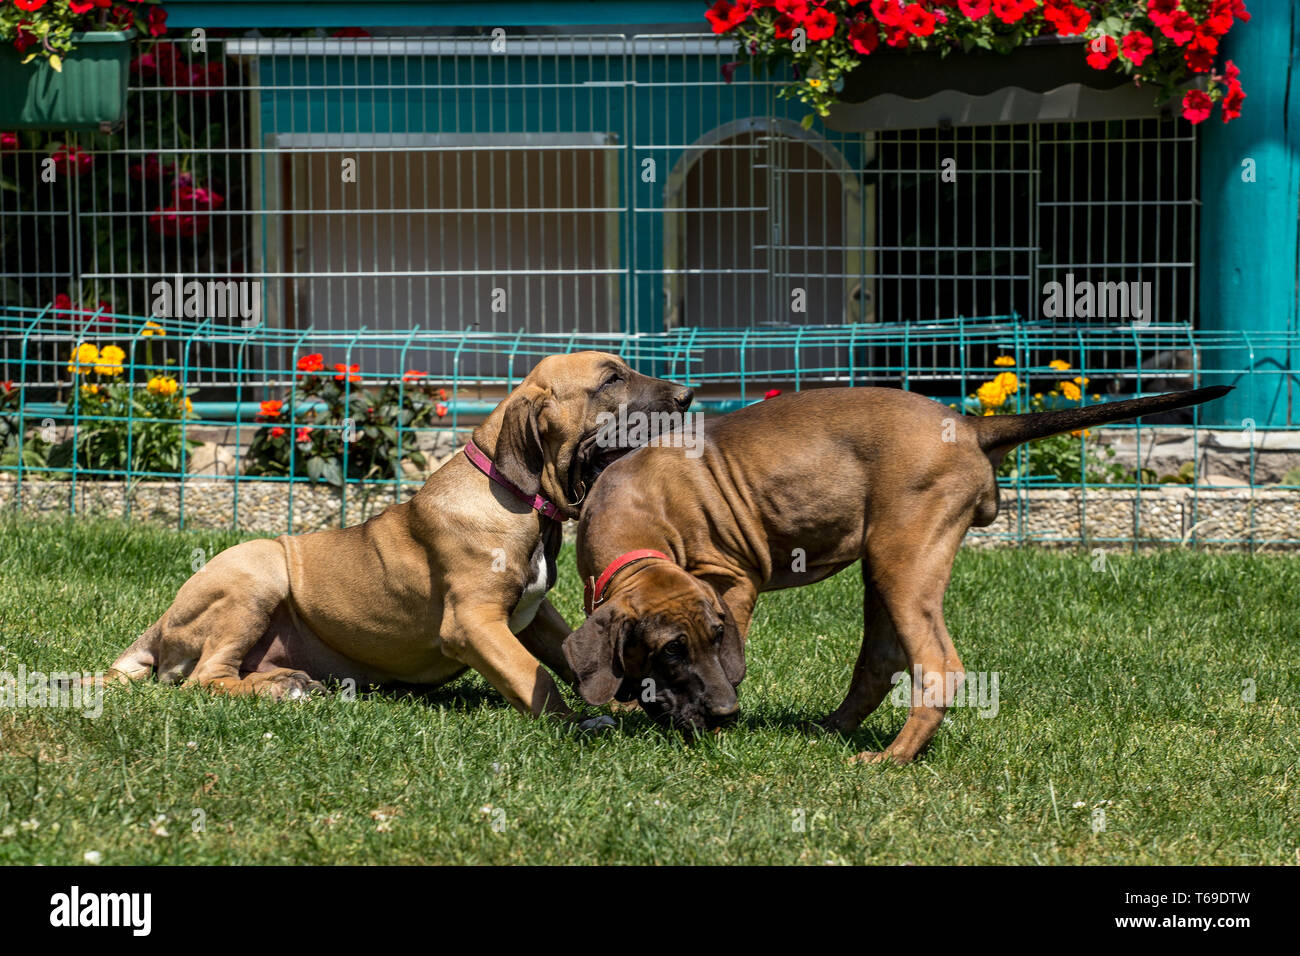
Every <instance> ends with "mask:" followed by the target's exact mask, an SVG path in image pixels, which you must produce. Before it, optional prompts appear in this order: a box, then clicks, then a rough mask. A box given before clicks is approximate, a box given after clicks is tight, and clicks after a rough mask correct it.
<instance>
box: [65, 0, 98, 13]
mask: <svg viewBox="0 0 1300 956" xmlns="http://www.w3.org/2000/svg"><path fill="white" fill-rule="evenodd" d="M68 9H69V10H71V11H72V12H73V13H75V14H77V15H78V16H80V15H81V14H83V13H89V12H90V11H91V10H93V9H95V0H68Z"/></svg>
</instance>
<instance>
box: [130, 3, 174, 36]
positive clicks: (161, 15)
mask: <svg viewBox="0 0 1300 956" xmlns="http://www.w3.org/2000/svg"><path fill="white" fill-rule="evenodd" d="M137 22H138V20H137ZM145 22H146V24H147V25H148V28H149V35H150V36H151V37H160V36H162V35H163V34H164V33H166V32H167V11H166V10H164V9H163V8H162V7H157V6H154V7H150V8H149V18H148V19H147V20H146V21H145Z"/></svg>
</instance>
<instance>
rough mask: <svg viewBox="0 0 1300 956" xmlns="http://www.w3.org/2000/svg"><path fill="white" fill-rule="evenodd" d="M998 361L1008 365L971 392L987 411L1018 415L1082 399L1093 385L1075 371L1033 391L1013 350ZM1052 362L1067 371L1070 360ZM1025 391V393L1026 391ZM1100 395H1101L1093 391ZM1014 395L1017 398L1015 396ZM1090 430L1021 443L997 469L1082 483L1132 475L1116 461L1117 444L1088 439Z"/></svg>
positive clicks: (1007, 473)
mask: <svg viewBox="0 0 1300 956" xmlns="http://www.w3.org/2000/svg"><path fill="white" fill-rule="evenodd" d="M993 364H994V365H997V366H1000V367H1002V368H1005V369H1007V371H1004V372H1000V373H998V374H997V375H995V376H994V377H993V378H992V379H991V380H990V381H988V382H985V383H984V384H983V385H981V386H980V387H979V388H977V389H976V390H975V393H974V394H973V395H971V396H969V399H970V400H971V401H973V402H977V403H978V405H979V407H980V410H981V412H982V413H983V414H985V415H1016V414H1021V413H1024V412H1045V411H1050V410H1053V409H1058V408H1063V407H1066V408H1068V407H1070V406H1072V405H1078V404H1082V402H1083V389H1084V388H1086V387H1087V386H1088V379H1086V378H1083V377H1082V376H1076V377H1075V378H1074V379H1073V380H1068V379H1067V380H1063V381H1059V382H1058V383H1057V386H1056V388H1054V389H1052V390H1051V391H1050V392H1048V393H1047V394H1046V395H1044V394H1043V393H1041V392H1037V393H1033V394H1029V385H1028V383H1027V382H1023V381H1021V379H1020V377H1019V376H1017V375H1016V373H1015V372H1012V371H1011V370H1010V369H1011V368H1012V367H1013V366H1014V365H1015V364H1016V363H1015V359H1013V358H1011V357H1010V356H1009V355H1000V356H998V357H997V358H996V359H994V363H993ZM1048 367H1049V368H1051V369H1052V370H1053V371H1056V372H1061V373H1065V374H1068V373H1069V369H1070V365H1069V363H1068V362H1066V361H1065V360H1064V359H1053V360H1052V361H1051V362H1050V363H1049V364H1048ZM1021 393H1024V394H1021ZM1094 397H1095V398H1098V399H1099V398H1100V396H1094ZM1012 399H1017V400H1016V401H1013V400H1012ZM1088 436H1089V431H1088V430H1087V429H1084V430H1082V431H1077V432H1073V433H1071V434H1069V435H1053V436H1051V437H1050V438H1043V439H1040V440H1038V441H1034V442H1030V443H1028V444H1027V445H1022V446H1021V447H1020V448H1019V449H1017V451H1016V452H1015V453H1014V454H1011V455H1008V456H1007V457H1006V459H1004V460H1003V462H1002V465H1001V467H999V469H998V475H999V476H1000V477H1003V478H1029V477H1038V478H1054V479H1056V480H1057V481H1059V482H1064V483H1067V484H1078V483H1080V482H1082V481H1083V480H1084V476H1085V473H1086V475H1087V480H1088V481H1089V482H1091V483H1094V484H1112V483H1115V482H1122V481H1125V480H1127V479H1128V478H1129V474H1130V473H1129V472H1127V471H1126V470H1125V469H1124V467H1123V466H1122V465H1120V464H1118V463H1117V462H1114V461H1112V460H1111V459H1113V458H1114V457H1115V449H1113V448H1111V447H1110V446H1109V445H1100V444H1096V443H1094V444H1092V445H1089V444H1088V443H1087V441H1086V439H1087V438H1088Z"/></svg>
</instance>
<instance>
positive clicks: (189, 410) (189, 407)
mask: <svg viewBox="0 0 1300 956" xmlns="http://www.w3.org/2000/svg"><path fill="white" fill-rule="evenodd" d="M185 414H186V415H193V414H194V405H193V404H192V403H191V402H190V400H189V399H188V398H187V399H185Z"/></svg>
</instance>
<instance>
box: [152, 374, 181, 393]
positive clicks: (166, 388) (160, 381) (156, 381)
mask: <svg viewBox="0 0 1300 956" xmlns="http://www.w3.org/2000/svg"><path fill="white" fill-rule="evenodd" d="M178 388H180V384H179V383H178V382H177V381H176V379H174V378H168V377H166V376H163V375H159V376H156V377H155V378H151V379H149V385H148V389H149V391H151V392H153V393H154V394H155V395H175V394H176V389H178Z"/></svg>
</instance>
